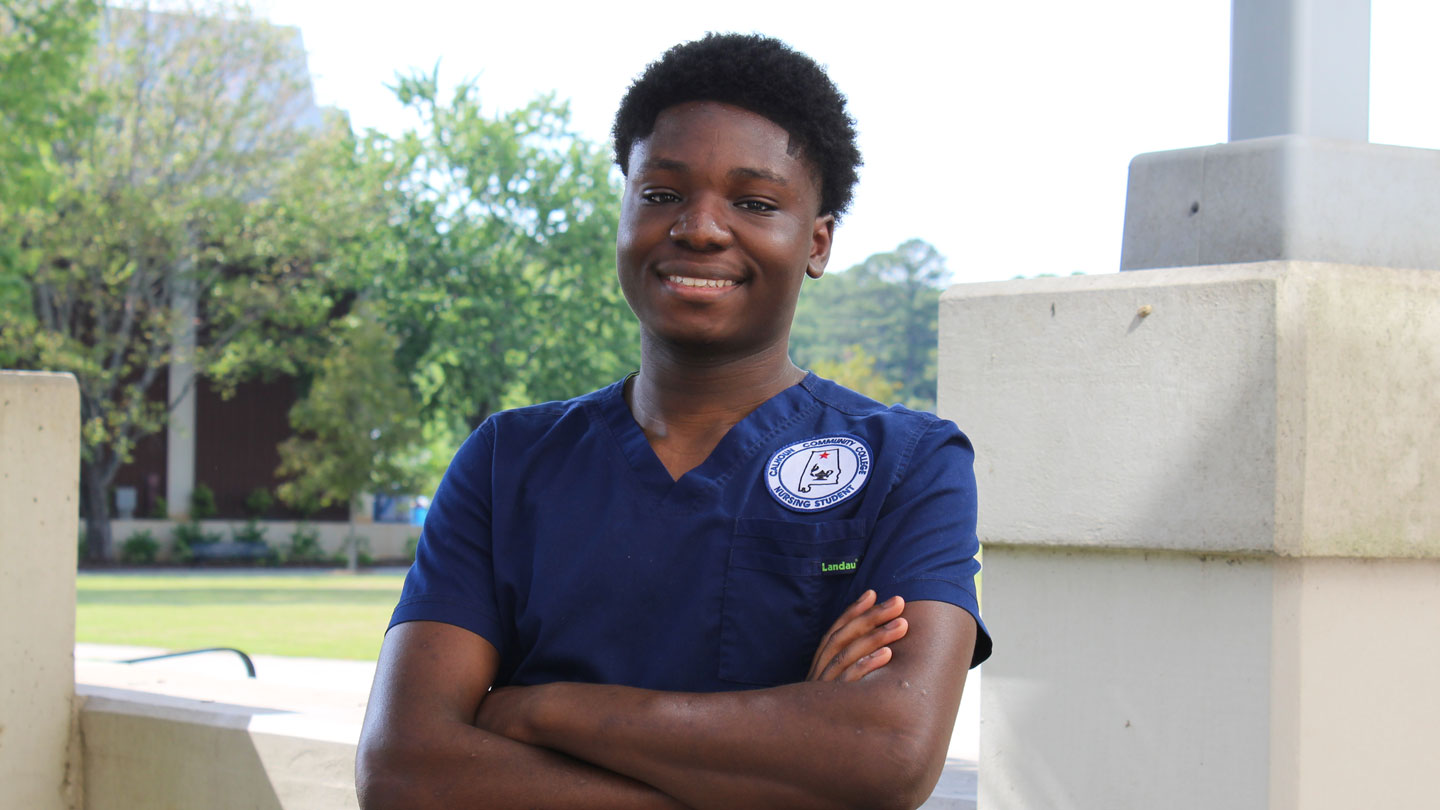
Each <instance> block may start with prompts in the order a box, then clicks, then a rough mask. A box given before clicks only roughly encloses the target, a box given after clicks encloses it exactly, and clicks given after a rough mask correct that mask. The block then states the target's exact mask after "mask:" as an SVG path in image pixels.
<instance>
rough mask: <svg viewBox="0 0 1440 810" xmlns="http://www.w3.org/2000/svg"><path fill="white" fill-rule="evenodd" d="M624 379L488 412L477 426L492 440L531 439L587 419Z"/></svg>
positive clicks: (619, 388)
mask: <svg viewBox="0 0 1440 810" xmlns="http://www.w3.org/2000/svg"><path fill="white" fill-rule="evenodd" d="M623 385H624V381H623V380H622V381H620V382H615V383H612V384H610V385H607V386H605V387H604V388H601V389H599V390H596V391H591V392H590V393H588V394H584V395H582V396H578V397H575V398H573V399H566V400H556V401H553V402H540V403H536V404H534V405H526V406H524V407H522V408H510V409H508V410H503V411H497V412H495V413H493V414H491V415H490V416H489V417H488V418H487V419H486V420H485V421H484V423H482V424H481V425H480V427H479V428H478V429H477V431H476V432H477V433H479V434H482V435H484V436H485V438H487V439H488V440H489V441H491V442H492V443H493V442H494V441H496V440H497V439H504V440H507V441H508V440H512V439H524V438H533V437H534V436H536V435H537V434H544V433H546V432H549V431H551V430H554V429H555V428H556V426H558V425H563V424H565V423H567V422H572V421H576V420H582V421H589V420H590V419H591V418H592V416H593V414H594V412H595V410H596V409H598V408H600V407H601V406H602V405H603V404H604V403H605V402H606V401H607V400H608V399H610V398H613V397H618V396H620V395H621V394H620V391H621V387H622V386H623Z"/></svg>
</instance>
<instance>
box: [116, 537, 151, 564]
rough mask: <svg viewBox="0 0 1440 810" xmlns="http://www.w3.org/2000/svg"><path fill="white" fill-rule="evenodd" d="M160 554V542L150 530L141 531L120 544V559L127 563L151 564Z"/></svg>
mask: <svg viewBox="0 0 1440 810" xmlns="http://www.w3.org/2000/svg"><path fill="white" fill-rule="evenodd" d="M159 555H160V542H159V541H158V540H156V539H155V535H154V534H152V533H151V532H149V531H139V532H135V533H134V534H132V535H130V536H129V537H127V538H125V542H124V543H122V544H121V545H120V561H121V562H123V563H125V564H127V565H149V564H150V563H153V562H155V558H156V557H158V556H159Z"/></svg>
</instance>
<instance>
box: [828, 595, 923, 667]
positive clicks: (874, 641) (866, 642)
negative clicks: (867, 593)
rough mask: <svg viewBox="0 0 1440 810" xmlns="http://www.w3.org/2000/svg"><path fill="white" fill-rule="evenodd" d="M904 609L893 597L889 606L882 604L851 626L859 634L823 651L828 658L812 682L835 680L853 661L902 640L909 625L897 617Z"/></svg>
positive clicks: (900, 602) (852, 635)
mask: <svg viewBox="0 0 1440 810" xmlns="http://www.w3.org/2000/svg"><path fill="white" fill-rule="evenodd" d="M904 605H905V603H904V601H903V600H900V599H899V597H896V598H895V601H894V602H893V603H892V602H886V603H885V604H884V605H882V606H878V607H876V608H874V609H872V610H871V611H867V612H866V614H865V615H864V616H862V617H861V618H860V619H858V620H856V621H855V622H852V623H851V625H850V629H858V630H859V631H860V632H858V633H851V634H849V635H848V636H847V637H846V639H845V642H844V644H843V645H837V646H832V647H831V649H830V650H827V652H829V658H828V660H827V661H826V662H825V663H824V664H823V665H822V666H821V667H820V668H819V672H818V674H817V676H816V679H817V680H834V679H837V678H839V677H840V675H841V674H842V673H843V672H844V671H845V670H846V669H847V668H849V667H850V666H852V665H853V664H854V663H855V662H856V661H859V660H860V659H861V658H863V657H865V656H867V655H869V654H870V653H872V652H874V651H876V650H877V649H879V648H881V647H883V646H885V645H887V644H893V643H894V642H896V641H899V640H900V639H902V638H904V637H905V634H906V633H907V632H908V631H909V627H910V625H909V622H907V621H906V620H905V619H904V618H901V617H900V616H899V613H900V611H901V610H903V609H904ZM887 620H888V621H887ZM838 639H839V636H837V640H838Z"/></svg>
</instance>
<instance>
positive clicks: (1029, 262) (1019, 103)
mask: <svg viewBox="0 0 1440 810" xmlns="http://www.w3.org/2000/svg"><path fill="white" fill-rule="evenodd" d="M255 8H256V10H257V11H258V12H259V13H260V14H261V15H262V16H265V17H267V18H269V19H271V20H273V21H274V22H277V23H282V24H286V25H295V26H298V27H299V28H300V29H301V31H302V33H303V35H304V38H305V45H306V48H307V50H308V52H309V58H310V70H311V72H312V74H313V75H314V77H315V88H316V94H317V97H318V100H319V102H320V103H321V104H327V105H334V106H337V107H341V108H343V109H345V110H347V111H349V113H350V116H351V120H352V122H353V123H354V124H355V125H356V126H357V127H361V128H364V127H376V128H378V129H382V130H386V131H392V132H394V131H398V130H399V129H401V128H403V127H404V126H406V125H407V124H408V123H409V122H408V120H407V118H406V117H405V116H404V115H403V114H402V111H401V110H400V107H399V105H398V104H397V103H396V102H395V100H394V96H393V95H392V94H391V93H390V92H389V91H388V90H386V89H385V86H384V85H385V84H387V83H389V82H391V81H393V78H394V76H395V74H396V73H397V72H398V71H408V70H410V69H414V68H418V69H422V70H427V71H428V70H429V69H430V68H432V67H434V66H435V64H436V63H437V62H438V63H439V66H440V76H441V82H442V85H453V84H454V83H455V82H456V81H458V80H460V79H462V78H467V77H475V78H477V79H478V80H479V87H480V92H481V97H482V99H483V100H484V102H485V104H486V105H487V106H488V107H490V108H491V109H492V110H499V109H508V108H512V107H515V106H519V105H521V104H524V103H525V102H527V101H528V100H530V99H531V98H534V97H535V96H536V95H537V94H540V93H545V92H554V93H556V94H557V95H558V96H559V97H560V98H563V99H568V100H569V101H570V103H571V111H572V115H573V123H574V125H575V127H576V129H577V130H578V131H579V132H580V133H581V134H582V135H584V136H586V137H588V138H591V139H593V140H596V141H601V142H604V141H606V139H607V138H608V131H609V124H610V116H611V114H612V113H613V111H614V108H615V105H616V103H617V101H618V100H619V98H620V95H621V94H622V93H623V92H624V90H625V87H626V86H627V85H628V84H629V82H630V80H631V79H632V78H633V77H634V76H635V74H637V73H638V72H639V71H641V70H642V69H643V68H644V67H645V65H646V64H647V63H648V62H650V61H651V60H652V59H654V58H655V57H657V56H659V55H660V53H662V52H663V51H664V50H665V49H666V48H667V47H669V46H671V45H673V44H675V43H677V42H681V41H684V40H688V39H694V38H696V37H698V36H701V35H703V34H704V33H705V32H706V31H710V30H718V31H744V32H751V31H754V32H759V33H764V34H769V35H771V36H775V37H779V38H780V39H783V40H785V41H787V42H789V43H790V44H791V45H793V46H795V47H796V48H798V49H800V50H801V51H804V52H805V53H808V54H810V55H811V56H812V57H814V58H815V59H816V60H818V61H819V62H821V63H822V64H825V65H826V66H827V67H828V68H829V71H830V75H831V77H832V78H833V79H834V80H835V82H836V84H837V85H839V87H840V89H841V90H842V91H843V92H844V93H845V94H846V95H847V96H848V97H849V99H850V106H851V112H852V114H853V115H854V117H855V119H856V121H857V123H858V125H859V131H860V141H861V142H860V146H861V150H862V152H863V154H864V156H865V167H864V169H863V170H862V173H861V179H860V185H859V187H858V189H857V193H856V202H855V205H854V207H853V208H852V210H851V213H850V214H849V216H848V217H847V218H846V219H845V221H844V222H843V223H842V225H841V227H840V229H839V231H838V232H837V234H836V239H835V253H834V257H833V259H832V263H831V268H832V269H839V268H845V267H849V266H850V265H852V264H855V263H857V262H859V261H861V260H862V259H864V258H865V257H866V256H868V255H870V254H872V253H877V252H881V251H885V250H889V249H892V248H894V247H895V246H896V245H898V244H899V243H901V242H903V241H904V240H906V239H910V238H914V237H918V238H921V239H925V240H927V241H929V242H931V243H932V244H934V245H935V246H936V247H937V248H938V249H939V250H940V252H941V253H943V254H944V255H945V256H946V257H947V259H948V260H949V266H950V269H951V270H952V271H953V272H954V274H955V280H956V281H987V280H995V279H1007V278H1012V277H1014V276H1016V275H1027V276H1028V275H1035V274H1038V273H1054V274H1058V275H1066V274H1069V273H1072V272H1076V271H1082V272H1086V273H1103V272H1111V271H1113V270H1115V269H1116V268H1117V267H1118V266H1119V263H1120V237H1121V226H1122V223H1123V219H1124V206H1125V183H1126V171H1127V167H1128V164H1129V161H1130V159H1131V158H1132V157H1134V156H1135V155H1137V154H1141V153H1144V152H1153V151H1159V150H1165V149H1177V148H1183V147H1190V146H1201V145H1206V144H1211V143H1217V142H1220V141H1224V140H1225V139H1226V116H1227V106H1226V105H1227V88H1228V81H1229V79H1228V76H1229V24H1230V0H1091V2H1086V3H1081V2H1075V0H983V2H982V1H980V0H956V1H955V2H947V3H939V2H934V3H931V2H904V0H895V1H893V2H873V0H871V1H870V2H862V3H852V2H828V3H792V2H785V0H770V1H769V2H757V3H741V2H734V3H722V4H715V3H706V4H701V3H678V2H622V3H613V4H612V3H599V2H594V0H590V2H574V3H570V2H554V1H553V0H551V1H549V2H528V3H527V2H516V1H515V0H504V1H503V2H495V1H493V0H486V1H484V2H460V1H459V0H449V1H446V0H404V1H403V2H401V1H400V0H343V1H342V0H259V1H258V2H257V3H256V6H255ZM1372 12H1373V21H1372V28H1371V31H1372V40H1371V41H1372V46H1371V96H1370V98H1371V126H1370V137H1371V140H1372V141H1375V142H1378V143H1392V144H1400V145H1405V146H1419V147H1427V148H1440V105H1437V104H1436V103H1435V100H1434V99H1435V97H1436V91H1435V89H1434V84H1435V81H1436V78H1437V77H1440V49H1436V48H1434V43H1435V42H1436V40H1437V37H1440V2H1436V0H1372Z"/></svg>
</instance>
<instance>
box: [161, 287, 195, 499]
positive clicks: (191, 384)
mask: <svg viewBox="0 0 1440 810" xmlns="http://www.w3.org/2000/svg"><path fill="white" fill-rule="evenodd" d="M174 305H175V309H176V311H177V312H179V313H180V316H181V317H180V322H179V323H178V324H177V325H176V328H175V347H174V351H173V352H172V353H171V360H170V365H169V367H168V368H167V369H166V375H167V383H168V387H167V389H166V399H167V401H168V402H169V403H170V404H171V406H170V417H169V421H167V422H166V425H165V503H166V506H167V508H168V509H169V512H170V517H172V518H175V519H177V520H180V519H184V518H186V517H188V516H189V514H190V493H191V492H192V491H193V490H194V489H195V382H196V381H195V366H194V364H193V362H192V359H193V358H194V356H195V346H196V339H197V336H196V334H195V323H196V320H197V319H198V317H199V310H198V308H197V306H196V303H195V296H194V294H193V293H190V292H188V291H186V290H185V289H180V290H177V291H176V293H175V294H174Z"/></svg>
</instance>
